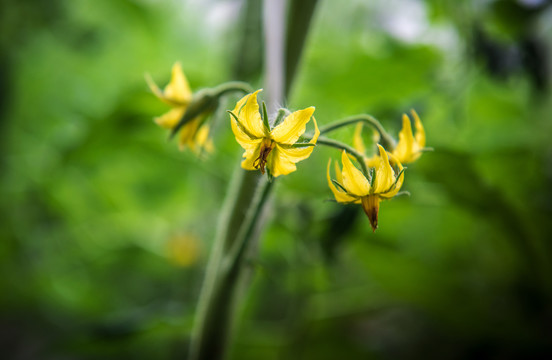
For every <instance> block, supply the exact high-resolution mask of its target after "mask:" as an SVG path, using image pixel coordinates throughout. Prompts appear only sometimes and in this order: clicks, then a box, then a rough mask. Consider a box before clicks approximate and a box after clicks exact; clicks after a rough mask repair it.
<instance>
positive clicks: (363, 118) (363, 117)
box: [320, 114, 396, 151]
mask: <svg viewBox="0 0 552 360" xmlns="http://www.w3.org/2000/svg"><path fill="white" fill-rule="evenodd" d="M358 122H363V123H366V124H368V125H370V126H371V127H373V128H374V129H375V130H376V131H377V132H378V133H379V135H380V138H381V141H380V142H381V145H382V146H383V147H384V148H385V149H387V150H388V151H393V149H395V146H396V145H395V140H394V139H393V138H392V137H391V136H390V135H389V134H388V133H387V132H386V131H385V129H384V128H383V126H382V125H381V123H380V122H379V121H378V120H377V119H376V118H375V117H373V116H372V115H368V114H360V115H353V116H349V117H346V118H345V119H341V120H338V121H336V122H334V123H332V124H329V125H326V126H323V127H321V128H320V134H325V133H329V132H331V131H334V130H337V129H339V128H342V127H344V126H349V125H351V124H356V123H358Z"/></svg>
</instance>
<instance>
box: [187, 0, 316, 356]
mask: <svg viewBox="0 0 552 360" xmlns="http://www.w3.org/2000/svg"><path fill="white" fill-rule="evenodd" d="M264 7H265V9H264V10H265V11H264V12H263V13H264V25H265V26H264V30H265V37H266V38H265V46H266V58H265V59H266V60H267V62H270V64H265V65H266V66H265V70H266V74H265V75H266V76H265V87H266V89H267V90H268V91H267V95H268V99H269V100H268V105H269V107H275V106H276V104H281V103H283V102H284V98H285V93H286V92H287V91H285V89H287V88H289V87H286V84H285V83H286V81H285V79H286V77H285V75H284V66H283V64H284V61H283V56H284V55H283V51H282V50H283V49H284V47H283V46H282V43H281V42H282V41H283V26H284V13H285V2H282V1H281V0H265V2H264ZM301 31H307V27H303V28H301ZM296 35H297V36H299V35H301V34H296ZM296 50H297V51H295V52H294V53H293V54H292V55H291V60H293V61H297V60H296V59H293V58H294V57H297V58H298V57H299V54H300V51H299V50H300V49H296ZM291 78H292V76H290V77H289V78H288V81H289V82H290V81H291ZM227 86H228V89H229V90H228V91H233V90H234V89H238V88H239V89H246V88H245V87H243V86H241V85H239V84H238V85H237V86H236V84H234V85H232V86H230V85H227ZM230 89H232V90H230ZM222 91H223V92H226V91H227V90H226V89H223V90H222ZM247 92H250V91H247ZM272 186H273V184H272V182H267V181H266V180H264V179H262V180H259V175H258V172H245V171H244V170H242V169H240V170H239V172H238V173H237V175H236V176H235V178H234V180H233V181H232V185H231V188H230V190H229V194H228V196H227V198H226V201H225V206H224V208H223V212H222V214H221V218H220V222H219V224H218V228H217V236H216V239H215V243H214V245H213V250H212V254H211V257H210V259H209V264H208V269H207V274H206V278H205V282H204V285H203V288H202V291H201V294H200V299H199V309H198V313H197V319H196V324H195V328H194V333H193V337H192V343H191V346H190V358H189V360H221V359H224V357H225V355H226V348H227V345H228V342H229V339H230V336H231V330H232V327H233V318H235V315H236V312H237V309H238V306H236V305H237V304H236V302H237V301H238V300H239V296H240V294H239V292H240V285H243V284H245V281H244V279H247V276H246V275H248V274H250V271H245V270H247V268H246V267H245V266H244V264H245V263H246V262H245V261H244V259H245V257H246V256H248V255H249V254H251V252H252V251H251V250H252V249H253V248H254V245H255V244H256V239H257V238H258V230H259V229H260V228H262V222H263V221H262V220H263V219H262V216H261V215H262V213H263V212H264V210H263V209H264V207H265V205H266V203H267V199H268V197H269V195H270V191H271V188H272ZM254 194H255V196H253V195H254ZM248 209H249V210H248Z"/></svg>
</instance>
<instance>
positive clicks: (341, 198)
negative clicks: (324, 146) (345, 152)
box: [326, 159, 356, 203]
mask: <svg viewBox="0 0 552 360" xmlns="http://www.w3.org/2000/svg"><path fill="white" fill-rule="evenodd" d="M331 164H332V159H329V161H328V167H327V172H326V179H327V180H328V186H329V187H330V190H331V191H332V193H333V195H334V197H335V200H336V201H337V202H344V203H349V202H353V201H355V200H356V199H355V198H354V197H352V196H350V195H348V194H347V193H345V192H343V191H341V190H338V189H337V188H336V187H335V185H334V183H333V181H332V178H331V177H330V166H331ZM336 167H337V170H338V173H339V177H341V171H339V166H338V165H337V163H336ZM337 182H339V183H340V184H341V181H339V180H337Z"/></svg>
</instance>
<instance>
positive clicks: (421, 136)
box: [410, 109, 426, 149]
mask: <svg viewBox="0 0 552 360" xmlns="http://www.w3.org/2000/svg"><path fill="white" fill-rule="evenodd" d="M410 113H411V114H412V117H413V118H414V126H415V127H416V142H417V143H418V147H419V148H420V149H422V148H423V147H424V146H425V144H426V136H425V130H424V127H423V126H422V122H421V121H420V117H419V116H418V114H417V113H416V111H415V110H414V109H412V110H410Z"/></svg>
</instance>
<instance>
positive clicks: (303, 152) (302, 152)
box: [276, 117, 320, 163]
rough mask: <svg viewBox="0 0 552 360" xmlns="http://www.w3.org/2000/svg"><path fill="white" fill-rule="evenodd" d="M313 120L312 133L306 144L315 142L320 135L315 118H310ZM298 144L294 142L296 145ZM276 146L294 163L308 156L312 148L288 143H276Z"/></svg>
mask: <svg viewBox="0 0 552 360" xmlns="http://www.w3.org/2000/svg"><path fill="white" fill-rule="evenodd" d="M312 120H313V122H314V135H313V137H312V139H311V140H310V141H309V142H308V144H316V141H317V140H318V137H319V136H320V130H319V129H318V124H317V123H316V119H315V118H314V117H313V118H312ZM297 145H298V144H295V146H297ZM276 146H278V147H279V148H280V151H281V152H282V153H283V154H285V155H286V157H287V158H288V159H289V160H291V161H292V162H294V163H297V162H299V161H301V160H305V159H306V158H308V157H309V156H310V154H311V153H312V151H313V150H314V146H305V147H290V146H289V145H282V144H278V143H276Z"/></svg>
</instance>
